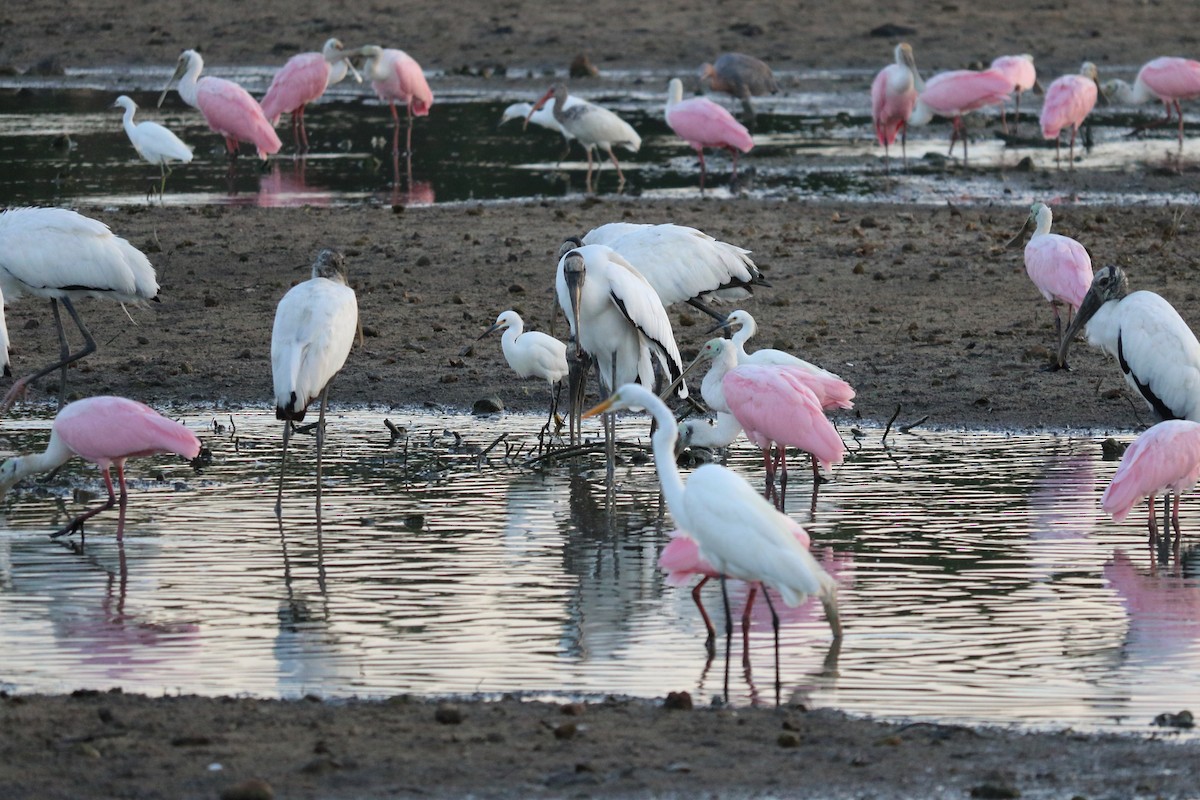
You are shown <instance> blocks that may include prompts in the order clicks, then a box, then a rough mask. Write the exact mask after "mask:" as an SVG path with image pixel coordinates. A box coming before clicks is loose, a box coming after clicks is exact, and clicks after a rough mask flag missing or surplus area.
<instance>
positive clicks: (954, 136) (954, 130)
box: [946, 117, 958, 158]
mask: <svg viewBox="0 0 1200 800" xmlns="http://www.w3.org/2000/svg"><path fill="white" fill-rule="evenodd" d="M957 141H958V117H955V118H954V122H953V123H951V125H950V149H949V150H948V151H947V152H946V157H947V158H952V157H953V156H954V143H955V142H957Z"/></svg>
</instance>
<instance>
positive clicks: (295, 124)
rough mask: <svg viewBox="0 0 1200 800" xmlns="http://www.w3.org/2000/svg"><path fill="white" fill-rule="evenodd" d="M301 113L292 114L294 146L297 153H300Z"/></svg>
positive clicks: (294, 112)
mask: <svg viewBox="0 0 1200 800" xmlns="http://www.w3.org/2000/svg"><path fill="white" fill-rule="evenodd" d="M299 114H300V112H299V111H293V112H292V146H293V147H295V148H296V152H300V129H299V127H298V126H299V123H300V116H299Z"/></svg>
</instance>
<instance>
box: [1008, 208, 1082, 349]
mask: <svg viewBox="0 0 1200 800" xmlns="http://www.w3.org/2000/svg"><path fill="white" fill-rule="evenodd" d="M1053 218H1054V215H1053V212H1051V211H1050V207H1049V206H1047V205H1046V204H1045V203H1034V204H1033V206H1032V207H1031V208H1030V209H1029V217H1028V218H1026V220H1025V225H1024V227H1022V228H1021V230H1020V231H1019V232H1018V233H1017V235H1016V236H1015V237H1013V239H1012V242H1010V244H1012V243H1015V242H1017V241H1019V240H1020V238H1021V237H1022V236H1023V235H1024V233H1025V231H1026V230H1028V229H1029V228H1031V227H1032V228H1033V229H1034V230H1033V236H1031V237H1030V238H1029V243H1028V244H1027V245H1025V272H1026V273H1028V274H1029V279H1030V280H1031V281H1033V285H1034V286H1036V287H1037V288H1038V291H1040V292H1041V293H1042V297H1044V298H1046V302H1047V303H1049V304H1050V309H1051V310H1052V311H1053V312H1054V335H1055V337H1056V338H1057V339H1058V342H1057V344H1056V346H1057V347H1061V346H1062V317H1061V316H1059V313H1058V307H1059V306H1061V305H1065V306H1066V307H1067V309H1068V310H1067V324H1068V325H1070V323H1071V317H1072V316H1073V315H1074V314H1075V313H1076V312H1077V311H1079V306H1080V305H1082V304H1083V298H1084V297H1085V296H1086V295H1087V293H1088V289H1090V288H1091V286H1092V259H1091V257H1090V256H1089V255H1088V252H1087V250H1086V249H1084V246H1083V245H1081V244H1080V243H1079V242H1077V241H1075V240H1074V239H1072V238H1070V237H1069V236H1063V235H1061V234H1057V233H1051V232H1050V224H1051V222H1052V221H1053Z"/></svg>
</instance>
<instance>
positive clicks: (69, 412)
mask: <svg viewBox="0 0 1200 800" xmlns="http://www.w3.org/2000/svg"><path fill="white" fill-rule="evenodd" d="M158 453H175V454H176V455H178V456H182V457H183V458H187V459H193V458H195V457H196V456H198V455H200V440H199V439H197V438H196V434H194V433H192V432H191V431H189V430H188V429H187V428H186V427H184V426H183V425H181V424H179V423H178V422H175V421H174V420H169V419H167V418H166V417H164V416H162V415H161V414H159V413H158V412H157V411H155V410H154V409H152V408H150V407H149V406H145V405H142V404H141V403H138V402H135V401H133V400H126V399H125V398H124V397H88V398H85V399H83V400H76V401H75V402H74V403H71V404H70V405H67V406H65V407H63V409H62V410H61V411H59V412H58V416H57V417H55V418H54V424H53V425H51V426H50V443H49V444H48V445H46V450H45V452H43V453H38V454H31V455H27V456H18V457H16V458H10V459H9V460H8V461H5V462H4V464H3V465H0V498H3V497H4V495H5V494H7V493H8V490H9V489H11V488H12V487H13V485H14V484H15V483H16V482H17V481H19V480H21V479H22V478H24V477H25V476H26V475H32V474H33V473H35V472H49V471H50V470H52V469H57V468H58V467H60V466H62V465H63V464H65V463H67V461H68V460H69V459H70V458H71V456H79V457H80V458H83V459H85V460H87V461H91V462H92V463H93V464H95V465H96V466H98V467H100V469H101V471H102V472H103V473H104V485H105V486H106V487H107V488H108V502H107V503H104V504H103V505H99V506H96V507H95V508H93V509H92V510H90V511H87V512H85V513H83V514H80V515H79V516H78V517H76V518H75V519H73V520H71V522H70V524H68V525H67V526H66V527H64V528H62V529H61V530H59V531H58V532H57V533H53V534H51V538H57V537H59V536H65V535H67V534H69V533H75V532H79V531H82V530H83V523H84V522H86V521H87V520H89V519H91V518H92V517H94V516H96V515H97V514H99V513H100V512H101V511H106V510H108V509H110V508H112V507H113V506H114V505H116V503H117V497H116V493H115V492H114V491H113V484H112V475H111V474H110V473H109V469H110V468H112V467H114V466H115V467H116V468H117V483H119V484H120V486H121V517H120V522H119V523H118V524H117V536H118V538H119V537H120V536H121V535H122V534H123V533H124V530H125V504H126V502H127V500H128V497H129V493H128V489H127V488H126V486H125V460H126V459H128V458H140V457H142V456H152V455H157V454H158Z"/></svg>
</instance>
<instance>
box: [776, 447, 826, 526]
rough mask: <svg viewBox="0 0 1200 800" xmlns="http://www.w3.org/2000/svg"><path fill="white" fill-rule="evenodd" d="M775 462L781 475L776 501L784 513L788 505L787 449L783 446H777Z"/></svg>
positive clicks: (814, 488) (814, 487)
mask: <svg viewBox="0 0 1200 800" xmlns="http://www.w3.org/2000/svg"><path fill="white" fill-rule="evenodd" d="M775 448H776V450H775V460H776V470H775V471H776V472H778V473H779V492H778V494H777V495H776V499H777V500H778V501H779V502H778V503H777V505H778V506H779V510H780V511H783V508H784V506H785V505H786V504H787V448H786V447H784V446H783V445H781V444H777V445H775ZM816 488H817V487H816V486H813V491H816Z"/></svg>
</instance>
